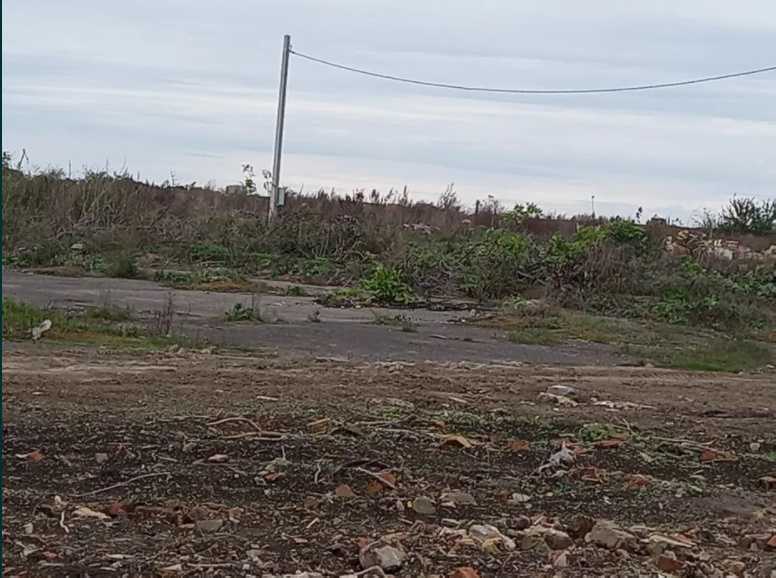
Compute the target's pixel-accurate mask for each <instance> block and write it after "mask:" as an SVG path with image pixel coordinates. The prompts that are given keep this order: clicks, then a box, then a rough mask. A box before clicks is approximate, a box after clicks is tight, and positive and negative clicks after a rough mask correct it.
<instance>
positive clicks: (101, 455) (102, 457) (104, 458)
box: [94, 453, 108, 464]
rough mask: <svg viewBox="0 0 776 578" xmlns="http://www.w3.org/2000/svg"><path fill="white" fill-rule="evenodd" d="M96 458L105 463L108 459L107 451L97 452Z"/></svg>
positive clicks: (100, 462) (98, 461) (99, 462)
mask: <svg viewBox="0 0 776 578" xmlns="http://www.w3.org/2000/svg"><path fill="white" fill-rule="evenodd" d="M94 459H95V460H96V461H97V463H98V464H104V463H105V462H107V461H108V454H105V453H97V454H94Z"/></svg>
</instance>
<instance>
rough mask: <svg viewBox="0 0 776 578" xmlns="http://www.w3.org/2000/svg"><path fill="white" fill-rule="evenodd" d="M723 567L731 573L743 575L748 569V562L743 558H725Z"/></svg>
mask: <svg viewBox="0 0 776 578" xmlns="http://www.w3.org/2000/svg"><path fill="white" fill-rule="evenodd" d="M722 567H723V568H724V569H725V570H726V571H727V572H729V573H731V574H733V575H735V576H743V575H744V571H745V570H746V564H744V563H743V562H742V561H741V560H724V561H723V562H722Z"/></svg>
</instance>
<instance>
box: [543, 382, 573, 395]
mask: <svg viewBox="0 0 776 578" xmlns="http://www.w3.org/2000/svg"><path fill="white" fill-rule="evenodd" d="M547 393H551V394H552V395H560V396H563V397H577V395H578V392H577V390H576V389H575V388H573V387H570V386H568V385H551V386H550V387H548V388H547Z"/></svg>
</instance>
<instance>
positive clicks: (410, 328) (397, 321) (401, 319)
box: [372, 311, 418, 333]
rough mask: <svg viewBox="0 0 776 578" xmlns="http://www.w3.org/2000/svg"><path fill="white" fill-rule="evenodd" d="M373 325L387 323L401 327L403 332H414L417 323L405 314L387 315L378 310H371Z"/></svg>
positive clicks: (416, 328)
mask: <svg viewBox="0 0 776 578" xmlns="http://www.w3.org/2000/svg"><path fill="white" fill-rule="evenodd" d="M372 315H373V316H374V324H375V325H388V326H390V327H401V330H402V331H403V332H405V333H415V332H416V331H417V330H418V324H417V323H415V322H414V321H413V320H412V319H410V318H409V317H408V316H407V315H402V314H401V313H399V314H398V315H389V314H387V313H382V312H379V311H372Z"/></svg>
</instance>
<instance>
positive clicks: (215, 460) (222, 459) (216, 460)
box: [207, 454, 229, 464]
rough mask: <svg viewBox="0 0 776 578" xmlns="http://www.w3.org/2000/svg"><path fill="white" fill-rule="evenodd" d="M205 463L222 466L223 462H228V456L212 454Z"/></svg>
mask: <svg viewBox="0 0 776 578" xmlns="http://www.w3.org/2000/svg"><path fill="white" fill-rule="evenodd" d="M207 461H209V462H212V463H214V464H222V463H224V462H228V461H229V456H227V455H226V454H213V455H212V456H210V457H209V458H208V459H207Z"/></svg>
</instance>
